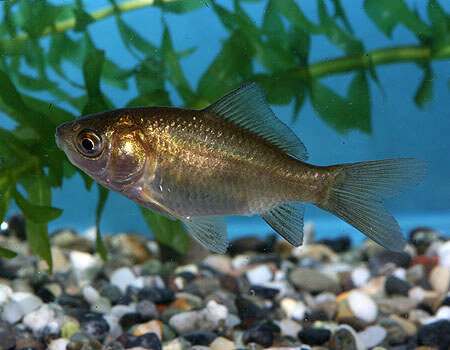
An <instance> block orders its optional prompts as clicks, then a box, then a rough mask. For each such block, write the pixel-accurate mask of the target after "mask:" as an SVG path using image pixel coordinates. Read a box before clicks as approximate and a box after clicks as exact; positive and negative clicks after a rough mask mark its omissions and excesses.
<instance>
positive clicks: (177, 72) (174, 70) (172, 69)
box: [161, 26, 195, 105]
mask: <svg viewBox="0 0 450 350" xmlns="http://www.w3.org/2000/svg"><path fill="white" fill-rule="evenodd" d="M161 53H162V57H163V60H164V62H165V66H166V70H167V74H168V77H167V79H168V80H169V81H170V82H171V83H172V84H173V85H174V86H175V88H176V89H177V91H178V93H179V94H180V96H181V98H182V99H183V101H184V102H185V104H187V105H189V104H190V103H191V102H192V101H193V99H194V97H195V95H194V92H193V91H192V88H191V86H190V85H189V83H188V81H187V79H186V77H185V76H184V73H183V71H182V70H181V67H180V64H179V63H178V59H177V55H176V53H175V50H174V48H173V45H172V39H171V38H170V33H169V29H168V28H167V26H164V33H163V39H162V45H161Z"/></svg>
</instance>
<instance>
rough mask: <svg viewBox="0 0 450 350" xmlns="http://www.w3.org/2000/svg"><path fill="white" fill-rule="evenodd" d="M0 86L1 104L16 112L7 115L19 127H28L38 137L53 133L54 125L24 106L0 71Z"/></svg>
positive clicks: (19, 96)
mask: <svg viewBox="0 0 450 350" xmlns="http://www.w3.org/2000/svg"><path fill="white" fill-rule="evenodd" d="M0 86H1V87H2V88H1V89H0V98H1V99H2V101H3V103H4V104H5V105H6V106H7V107H8V108H11V109H12V110H13V111H14V112H16V113H14V114H9V116H10V117H13V118H14V120H15V121H17V122H18V123H19V124H20V125H27V126H30V127H31V128H32V129H33V130H35V131H36V132H37V133H38V134H39V135H49V134H50V133H53V132H54V128H55V125H53V124H52V123H51V122H50V121H49V120H48V119H46V118H43V116H42V115H41V114H40V113H38V112H36V111H34V110H33V109H31V108H29V107H28V106H27V105H26V103H25V102H24V101H23V99H22V96H21V94H20V93H19V92H18V91H17V90H16V88H15V87H14V84H13V83H12V82H11V80H10V79H9V77H8V76H7V75H6V74H5V73H4V72H2V71H0Z"/></svg>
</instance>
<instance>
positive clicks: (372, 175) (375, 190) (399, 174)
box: [319, 158, 429, 251]
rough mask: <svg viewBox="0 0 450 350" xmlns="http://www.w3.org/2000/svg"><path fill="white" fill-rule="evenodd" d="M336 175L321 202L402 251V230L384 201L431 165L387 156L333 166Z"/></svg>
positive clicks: (410, 184) (385, 244) (412, 183)
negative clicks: (382, 158) (380, 158)
mask: <svg viewBox="0 0 450 350" xmlns="http://www.w3.org/2000/svg"><path fill="white" fill-rule="evenodd" d="M332 168H333V169H335V171H336V172H335V176H334V177H333V180H332V181H331V184H330V188H329V190H328V193H327V196H326V197H325V199H324V201H323V203H321V204H320V205H319V207H320V208H321V209H324V210H326V211H328V212H330V213H332V214H334V215H336V216H337V217H339V218H340V219H342V220H344V221H346V222H347V223H349V224H350V225H352V226H353V227H355V228H357V229H358V230H359V231H361V232H362V233H364V234H365V235H366V236H368V237H369V238H371V239H373V240H374V241H375V242H377V243H378V244H380V245H382V246H383V247H385V248H386V249H389V250H392V251H402V250H403V249H404V247H405V244H406V241H405V237H404V236H403V234H402V231H401V229H400V227H399V225H398V223H397V221H396V220H395V218H394V217H393V216H392V215H391V213H390V212H389V211H388V210H387V209H386V208H385V207H384V206H383V203H382V201H383V200H385V199H388V198H392V197H394V196H396V195H397V194H399V193H402V192H404V191H407V190H409V189H410V188H412V187H414V186H416V185H417V184H419V183H420V182H421V180H422V179H423V177H424V176H425V175H426V174H427V172H428V169H429V166H428V164H427V163H426V162H425V161H424V160H422V159H417V158H398V159H385V160H378V161H369V162H360V163H350V164H341V165H335V166H332Z"/></svg>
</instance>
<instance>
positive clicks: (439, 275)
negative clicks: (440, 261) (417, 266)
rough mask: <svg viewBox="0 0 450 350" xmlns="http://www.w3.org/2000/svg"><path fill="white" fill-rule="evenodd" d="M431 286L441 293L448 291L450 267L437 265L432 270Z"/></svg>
mask: <svg viewBox="0 0 450 350" xmlns="http://www.w3.org/2000/svg"><path fill="white" fill-rule="evenodd" d="M429 281H430V285H431V287H432V288H433V289H434V290H435V291H437V292H439V293H447V292H448V289H449V286H450V267H445V266H442V265H436V266H435V267H434V268H433V270H431V272H430V276H429Z"/></svg>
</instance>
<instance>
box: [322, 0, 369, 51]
mask: <svg viewBox="0 0 450 350" xmlns="http://www.w3.org/2000/svg"><path fill="white" fill-rule="evenodd" d="M319 19H320V23H321V25H322V28H323V30H324V31H325V35H326V36H327V38H328V39H329V40H330V42H332V43H333V44H334V45H336V46H337V47H339V48H340V49H342V50H343V51H345V52H347V53H349V54H351V55H356V54H360V53H362V52H363V51H364V46H363V44H362V42H361V41H360V40H358V39H356V38H355V37H354V36H353V35H352V34H349V33H347V32H346V31H344V30H343V29H342V28H340V27H339V26H338V25H337V24H336V22H335V21H334V20H333V19H332V18H331V17H330V16H329V15H328V13H327V9H326V7H325V4H324V2H323V0H319Z"/></svg>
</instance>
